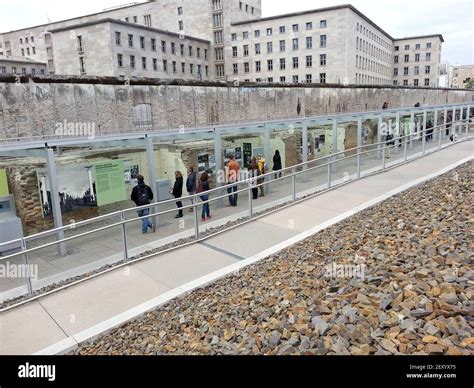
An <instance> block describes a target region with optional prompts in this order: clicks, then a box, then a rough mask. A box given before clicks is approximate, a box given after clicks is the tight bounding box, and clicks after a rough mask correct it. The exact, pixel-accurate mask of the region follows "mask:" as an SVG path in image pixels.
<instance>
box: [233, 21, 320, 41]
mask: <svg viewBox="0 0 474 388" xmlns="http://www.w3.org/2000/svg"><path fill="white" fill-rule="evenodd" d="M319 27H320V28H327V21H326V20H321V21H320V22H319ZM291 28H292V31H293V32H299V30H300V25H299V24H293V25H292V27H291ZM305 29H306V31H311V30H312V29H313V22H307V23H306V25H305ZM278 30H279V32H280V34H285V33H286V26H280V27H279V29H278ZM253 34H254V37H255V38H257V39H258V38H260V37H261V36H262V34H261V30H254V32H253ZM266 36H273V28H271V27H269V28H267V29H266ZM249 37H250V33H249V31H243V32H242V39H243V40H246V39H249ZM237 38H238V36H237V33H233V34H232V35H231V39H232V40H233V41H236V40H237Z"/></svg>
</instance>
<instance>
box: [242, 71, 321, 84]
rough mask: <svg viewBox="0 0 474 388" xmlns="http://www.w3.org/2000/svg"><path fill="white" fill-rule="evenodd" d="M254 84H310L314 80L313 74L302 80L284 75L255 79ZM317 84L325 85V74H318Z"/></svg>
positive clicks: (295, 76)
mask: <svg viewBox="0 0 474 388" xmlns="http://www.w3.org/2000/svg"><path fill="white" fill-rule="evenodd" d="M244 82H250V78H247V79H244ZM255 82H269V83H274V82H279V83H287V82H292V83H294V84H297V83H301V82H305V83H308V84H311V83H313V82H315V78H314V77H313V74H306V75H305V76H304V78H301V79H300V77H299V75H293V76H291V78H290V77H286V76H285V75H282V76H280V77H279V78H274V77H268V78H255ZM319 83H321V84H325V83H326V73H319Z"/></svg>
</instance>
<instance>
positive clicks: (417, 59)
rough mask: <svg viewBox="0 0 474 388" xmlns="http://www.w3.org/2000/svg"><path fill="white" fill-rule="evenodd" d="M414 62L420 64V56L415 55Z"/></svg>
mask: <svg viewBox="0 0 474 388" xmlns="http://www.w3.org/2000/svg"><path fill="white" fill-rule="evenodd" d="M415 62H420V54H415Z"/></svg>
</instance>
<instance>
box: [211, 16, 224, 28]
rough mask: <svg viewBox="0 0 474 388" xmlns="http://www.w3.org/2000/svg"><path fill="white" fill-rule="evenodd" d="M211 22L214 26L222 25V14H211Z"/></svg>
mask: <svg viewBox="0 0 474 388" xmlns="http://www.w3.org/2000/svg"><path fill="white" fill-rule="evenodd" d="M212 24H213V26H214V28H215V27H222V14H220V13H219V14H217V15H212Z"/></svg>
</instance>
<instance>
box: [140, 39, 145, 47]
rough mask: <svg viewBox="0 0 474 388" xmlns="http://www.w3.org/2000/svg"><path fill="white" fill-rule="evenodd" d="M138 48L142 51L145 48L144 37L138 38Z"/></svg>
mask: <svg viewBox="0 0 474 388" xmlns="http://www.w3.org/2000/svg"><path fill="white" fill-rule="evenodd" d="M140 47H141V48H142V49H144V48H145V37H144V36H140Z"/></svg>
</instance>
